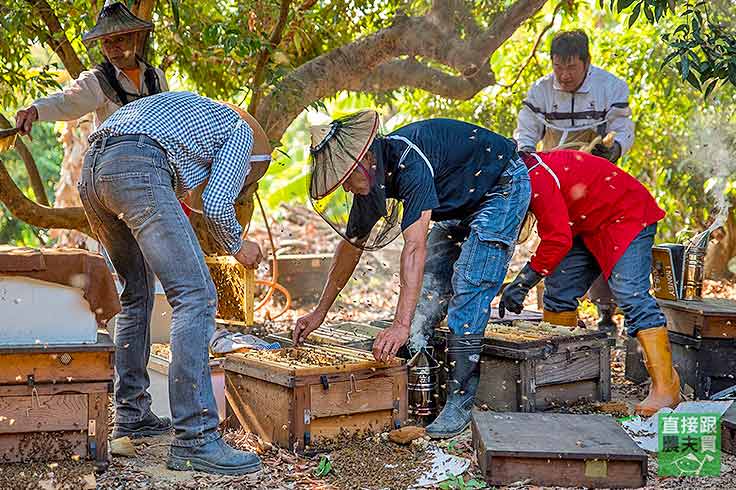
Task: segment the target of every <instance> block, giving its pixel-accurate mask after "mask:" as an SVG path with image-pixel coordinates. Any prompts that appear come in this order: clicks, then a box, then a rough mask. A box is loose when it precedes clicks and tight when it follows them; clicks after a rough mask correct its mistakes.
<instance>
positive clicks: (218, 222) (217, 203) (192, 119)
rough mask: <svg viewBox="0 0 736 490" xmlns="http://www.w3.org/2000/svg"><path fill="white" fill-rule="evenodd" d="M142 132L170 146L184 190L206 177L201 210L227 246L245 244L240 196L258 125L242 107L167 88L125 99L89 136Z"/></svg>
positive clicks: (168, 151)
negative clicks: (238, 209)
mask: <svg viewBox="0 0 736 490" xmlns="http://www.w3.org/2000/svg"><path fill="white" fill-rule="evenodd" d="M135 134H143V135H146V136H148V137H149V138H151V139H153V140H154V141H156V142H157V143H158V144H159V145H161V147H162V148H163V149H164V150H166V155H167V158H168V161H169V164H170V165H171V166H172V168H173V169H174V172H175V174H176V189H175V191H176V194H177V196H179V197H181V196H183V195H184V194H185V193H186V192H187V191H189V190H191V189H194V188H195V187H197V186H198V185H200V184H201V183H202V182H204V181H205V180H206V179H208V178H209V180H208V181H207V186H206V187H205V190H204V192H203V193H202V213H203V215H204V217H205V219H206V221H207V225H208V228H209V230H210V232H211V233H212V234H213V236H214V237H215V239H216V240H217V241H218V242H219V243H220V245H222V246H223V247H224V248H225V250H227V251H228V252H229V253H231V254H233V255H235V254H236V253H237V252H238V251H239V250H240V244H241V236H242V233H243V227H242V226H241V225H240V223H239V222H238V220H237V218H236V215H235V200H236V198H237V197H238V194H239V193H240V191H241V190H242V188H243V184H244V183H245V179H246V177H247V176H248V173H249V172H250V169H251V165H250V154H251V150H252V149H253V130H252V129H251V128H250V126H248V124H247V123H246V122H245V121H244V120H242V119H241V118H240V116H239V115H238V113H237V112H235V111H234V110H232V109H230V108H229V107H227V106H225V105H224V104H219V103H217V102H215V101H213V100H211V99H208V98H206V97H202V96H200V95H197V94H193V93H191V92H163V93H160V94H156V95H151V96H148V97H144V98H142V99H138V100H136V101H134V102H131V103H129V104H126V105H125V106H123V107H121V108H120V109H119V110H117V111H116V112H115V113H114V114H112V115H111V116H110V117H109V118H108V119H107V120H106V121H105V122H104V123H103V124H102V125H101V126H100V127H99V129H97V131H95V132H94V133H92V135H90V137H89V143H90V147H91V146H92V143H94V142H95V141H97V140H99V139H101V138H104V137H107V136H123V135H135Z"/></svg>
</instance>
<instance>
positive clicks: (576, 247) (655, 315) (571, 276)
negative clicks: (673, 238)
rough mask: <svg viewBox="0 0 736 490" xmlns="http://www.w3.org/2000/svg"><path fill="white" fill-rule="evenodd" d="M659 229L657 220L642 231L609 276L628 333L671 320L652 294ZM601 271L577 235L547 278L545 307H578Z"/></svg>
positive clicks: (565, 309) (657, 325)
mask: <svg viewBox="0 0 736 490" xmlns="http://www.w3.org/2000/svg"><path fill="white" fill-rule="evenodd" d="M656 233H657V224H656V223H654V224H651V225H649V226H647V227H646V228H644V229H643V230H642V231H640V232H639V234H638V235H637V236H636V238H634V239H633V240H632V241H631V243H630V244H629V246H628V247H627V248H626V251H625V252H624V254H623V255H622V256H621V258H620V259H618V262H616V265H615V266H614V267H613V271H612V272H611V277H609V278H608V285H609V286H610V287H611V292H612V293H613V297H614V298H615V299H616V302H617V303H618V304H619V306H620V307H621V309H622V310H623V311H624V326H625V327H626V333H627V334H628V335H630V336H632V337H633V336H636V332H638V331H639V330H644V329H647V328H654V327H662V326H665V325H666V324H667V320H666V318H665V316H664V314H663V313H662V310H660V309H659V305H658V304H657V300H655V299H654V297H652V295H651V294H649V288H650V287H651V283H650V277H649V275H650V272H651V270H652V245H654V235H655V234H656ZM600 273H601V269H600V267H599V266H598V262H597V261H596V260H595V257H593V254H591V253H590V251H589V250H588V249H587V248H586V247H585V244H584V243H583V241H582V239H580V238H579V237H576V238H575V239H574V241H573V246H572V249H570V251H569V252H568V253H567V255H566V256H565V258H564V259H562V262H560V265H558V266H557V268H556V269H555V271H554V272H553V273H552V274H550V275H549V276H548V277H547V278H545V280H544V308H545V309H546V310H549V311H554V312H560V311H573V310H576V309H577V307H578V299H579V298H581V297H582V296H583V295H584V294H585V292H586V291H587V290H588V288H589V287H590V285H591V284H592V283H593V281H595V279H596V278H597V277H598V276H599V275H600Z"/></svg>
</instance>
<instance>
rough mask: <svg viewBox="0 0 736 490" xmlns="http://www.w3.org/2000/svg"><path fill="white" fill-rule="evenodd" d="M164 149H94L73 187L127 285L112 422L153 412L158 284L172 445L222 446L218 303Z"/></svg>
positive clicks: (112, 144)
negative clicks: (164, 314)
mask: <svg viewBox="0 0 736 490" xmlns="http://www.w3.org/2000/svg"><path fill="white" fill-rule="evenodd" d="M174 179H175V176H174V173H173V170H172V169H171V167H170V166H169V163H168V162H167V159H166V153H165V152H164V150H163V149H162V148H161V147H160V146H159V145H158V144H157V143H156V142H155V141H153V140H152V139H150V138H148V137H146V136H142V135H129V136H117V137H108V138H103V139H101V140H98V141H96V142H95V143H93V145H92V147H91V148H90V149H89V151H88V152H87V155H86V156H85V159H84V167H83V169H82V176H81V179H80V182H79V194H80V196H81V198H82V203H83V205H84V210H85V213H86V214H87V219H88V221H89V223H90V225H91V227H92V230H93V231H94V233H95V234H96V235H97V238H98V239H99V241H100V242H101V243H102V245H103V246H104V247H105V250H106V251H107V253H108V254H109V256H110V260H111V261H112V263H113V265H114V267H115V271H116V272H117V274H118V276H119V278H120V280H121V281H122V284H123V291H122V293H121V295H120V302H121V304H122V311H121V312H120V314H119V315H118V318H117V326H116V330H115V371H116V376H115V421H116V422H117V423H120V422H123V423H130V422H138V421H140V420H141V419H142V418H143V417H144V416H145V415H146V414H147V412H148V411H149V410H150V405H151V397H150V395H149V394H148V392H147V390H148V387H149V384H150V382H149V378H148V374H147V372H146V365H147V364H148V357H149V353H150V325H151V312H152V310H153V301H154V285H155V279H154V276H156V277H158V278H159V280H160V281H161V284H162V285H163V288H164V290H165V292H166V298H167V300H168V301H169V304H171V306H172V308H173V315H172V319H171V365H170V367H169V403H170V405H171V413H172V416H173V424H174V429H175V434H176V439H175V440H174V442H173V445H178V446H198V445H201V444H204V443H205V442H208V441H210V440H214V439H216V438H217V437H219V435H218V433H217V425H218V422H219V420H218V415H217V405H216V403H215V397H214V393H213V391H212V384H211V379H210V368H209V359H208V351H207V346H208V341H209V339H210V337H212V334H213V333H214V330H215V310H216V306H217V296H216V292H215V286H214V284H213V282H212V279H211V278H210V274H209V270H208V269H207V266H206V264H205V262H204V254H203V253H202V249H201V247H200V245H199V242H198V241H197V237H196V235H195V233H194V230H193V229H192V227H191V225H190V224H189V220H188V219H187V217H186V216H185V215H184V211H183V210H182V208H181V206H180V204H179V201H178V200H177V197H176V194H175V193H174Z"/></svg>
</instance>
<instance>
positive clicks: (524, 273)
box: [498, 264, 542, 318]
mask: <svg viewBox="0 0 736 490" xmlns="http://www.w3.org/2000/svg"><path fill="white" fill-rule="evenodd" d="M541 280H542V276H541V275H540V274H538V273H536V272H535V271H534V269H532V268H531V267H530V266H529V264H526V265H525V266H524V268H523V269H522V270H521V272H519V275H518V276H516V279H514V280H513V281H512V282H511V284H509V285H508V286H506V289H504V290H503V294H502V295H501V302H500V303H499V304H498V316H500V317H501V318H503V317H504V316H505V315H506V310H509V311H510V312H512V313H516V314H519V313H521V310H522V309H523V308H524V299H525V298H526V295H527V294H528V293H529V290H530V289H531V288H533V287H534V286H535V285H536V284H537V283H538V282H539V281H541Z"/></svg>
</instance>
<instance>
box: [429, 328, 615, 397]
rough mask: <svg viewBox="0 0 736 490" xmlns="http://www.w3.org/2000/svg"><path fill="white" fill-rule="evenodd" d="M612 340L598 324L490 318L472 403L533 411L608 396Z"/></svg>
mask: <svg viewBox="0 0 736 490" xmlns="http://www.w3.org/2000/svg"><path fill="white" fill-rule="evenodd" d="M447 332H448V331H445V334H446V333H447ZM439 337H440V339H441V338H442V335H440V336H439ZM440 342H441V340H440ZM612 344H613V340H611V339H609V338H608V335H607V334H606V333H605V332H599V331H597V330H586V329H581V328H576V329H573V330H571V329H569V328H567V327H555V326H552V325H549V324H540V323H538V322H530V321H525V320H522V321H518V320H515V321H514V322H513V323H512V324H508V323H493V324H489V325H488V328H487V329H486V332H485V339H484V345H483V351H482V354H481V365H480V382H479V385H478V391H477V394H476V396H475V399H476V403H477V404H478V405H480V406H483V405H485V406H487V407H488V408H489V409H491V410H496V411H514V412H536V411H540V410H547V409H550V408H554V407H555V406H559V405H563V404H569V403H575V402H578V401H582V400H587V401H608V400H610V399H611V345H612ZM435 352H439V353H442V352H444V347H443V346H442V345H440V346H436V347H435ZM440 383H441V385H443V384H445V382H444V380H443V379H441V380H440ZM440 398H443V397H440Z"/></svg>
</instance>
